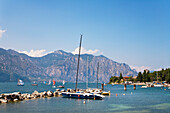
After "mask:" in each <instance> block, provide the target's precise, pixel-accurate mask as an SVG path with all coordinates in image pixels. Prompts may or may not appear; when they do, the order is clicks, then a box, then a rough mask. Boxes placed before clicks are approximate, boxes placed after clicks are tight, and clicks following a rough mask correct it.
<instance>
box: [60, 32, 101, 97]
mask: <svg viewBox="0 0 170 113" xmlns="http://www.w3.org/2000/svg"><path fill="white" fill-rule="evenodd" d="M81 41H82V35H81V37H80V46H79V55H78V65H77V74H76V85H75V90H74V92H62V96H63V97H66V98H78V99H94V100H95V99H103V98H104V96H103V95H100V94H94V93H86V92H85V91H81V92H76V91H78V90H77V81H78V71H79V61H80V51H81ZM97 75H98V74H97ZM97 83H98V82H97ZM97 86H98V84H97Z"/></svg>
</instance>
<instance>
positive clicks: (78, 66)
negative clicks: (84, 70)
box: [75, 35, 82, 90]
mask: <svg viewBox="0 0 170 113" xmlns="http://www.w3.org/2000/svg"><path fill="white" fill-rule="evenodd" d="M81 41H82V35H81V37H80V46H79V55H78V64H77V75H76V87H75V90H76V89H77V80H78V72H79V62H80V52H81Z"/></svg>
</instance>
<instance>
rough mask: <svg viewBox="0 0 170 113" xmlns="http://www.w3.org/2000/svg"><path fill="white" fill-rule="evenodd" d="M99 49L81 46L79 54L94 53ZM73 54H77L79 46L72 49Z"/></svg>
mask: <svg viewBox="0 0 170 113" xmlns="http://www.w3.org/2000/svg"><path fill="white" fill-rule="evenodd" d="M98 52H99V50H98V49H95V50H91V49H89V50H86V49H85V48H83V47H82V48H81V54H96V53H98ZM72 53H73V54H79V48H76V49H75V50H74V51H72Z"/></svg>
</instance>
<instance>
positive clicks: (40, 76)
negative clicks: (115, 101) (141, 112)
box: [0, 48, 137, 82]
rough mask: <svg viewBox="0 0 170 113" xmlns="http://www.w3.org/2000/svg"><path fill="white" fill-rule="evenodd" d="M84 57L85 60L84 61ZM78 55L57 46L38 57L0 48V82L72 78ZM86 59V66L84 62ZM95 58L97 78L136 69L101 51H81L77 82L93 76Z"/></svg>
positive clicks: (129, 73)
mask: <svg viewBox="0 0 170 113" xmlns="http://www.w3.org/2000/svg"><path fill="white" fill-rule="evenodd" d="M87 58H88V61H87ZM77 60H78V55H74V54H72V53H68V52H65V51H63V50H58V51H55V52H53V53H49V54H47V55H45V56H42V57H30V56H28V55H26V54H23V53H18V52H17V51H14V50H11V49H8V50H5V49H3V48H0V82H14V81H17V79H22V80H23V81H44V80H46V81H47V80H50V79H54V80H57V81H61V80H65V81H68V82H75V80H76V71H77ZM87 62H88V66H87ZM98 62H99V64H100V66H99V82H109V78H110V77H111V76H119V75H120V73H122V74H123V76H135V75H137V72H136V71H135V70H132V69H131V68H130V67H129V66H128V65H127V64H125V63H118V62H115V61H113V60H111V59H109V58H107V57H105V56H103V55H100V56H94V55H91V54H82V55H81V56H80V67H79V76H78V82H85V81H86V73H87V68H88V81H89V82H96V80H97V77H96V76H97V63H98Z"/></svg>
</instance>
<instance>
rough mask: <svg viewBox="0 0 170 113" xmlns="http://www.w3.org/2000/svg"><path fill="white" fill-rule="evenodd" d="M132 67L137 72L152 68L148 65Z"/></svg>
mask: <svg viewBox="0 0 170 113" xmlns="http://www.w3.org/2000/svg"><path fill="white" fill-rule="evenodd" d="M130 67H131V68H132V69H135V70H136V71H137V72H143V71H144V70H145V69H148V70H151V67H147V66H130Z"/></svg>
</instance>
